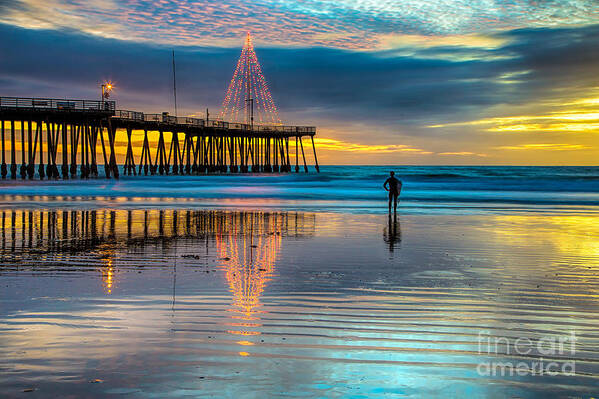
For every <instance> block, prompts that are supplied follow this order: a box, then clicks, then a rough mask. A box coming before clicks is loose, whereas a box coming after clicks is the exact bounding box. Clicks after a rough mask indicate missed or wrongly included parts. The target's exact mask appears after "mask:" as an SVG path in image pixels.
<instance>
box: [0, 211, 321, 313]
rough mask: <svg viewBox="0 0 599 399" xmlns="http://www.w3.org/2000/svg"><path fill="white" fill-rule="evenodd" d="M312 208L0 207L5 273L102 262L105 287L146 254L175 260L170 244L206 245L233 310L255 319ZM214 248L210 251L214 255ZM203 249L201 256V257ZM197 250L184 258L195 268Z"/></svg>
mask: <svg viewBox="0 0 599 399" xmlns="http://www.w3.org/2000/svg"><path fill="white" fill-rule="evenodd" d="M314 231H315V215H314V214H304V213H285V212H273V213H269V212H233V211H207V210H172V209H168V210H105V209H101V210H69V211H66V210H59V211H56V210H42V211H38V210H13V211H1V213H0V274H2V273H3V272H10V271H15V270H18V271H23V270H36V271H37V272H41V271H44V272H59V273H62V272H65V271H77V270H80V269H81V268H86V269H89V268H90V267H91V268H97V269H98V271H99V272H100V274H101V278H102V281H103V285H104V290H105V292H106V293H111V292H112V291H113V286H114V284H115V283H116V282H117V280H118V270H119V268H122V267H124V268H143V267H144V266H147V265H148V263H147V262H145V261H144V260H143V259H144V257H146V256H148V257H152V258H153V259H154V260H155V259H156V257H155V256H156V255H157V254H158V255H159V256H158V259H161V260H162V264H161V263H160V262H159V263H156V262H155V261H153V262H152V264H153V265H157V266H166V267H172V266H173V264H174V258H173V256H172V249H173V248H174V247H175V246H176V245H177V243H178V242H181V243H182V244H184V246H185V248H187V250H189V248H197V249H199V248H202V252H203V251H204V250H205V251H206V253H205V255H206V256H212V257H217V258H219V259H220V262H221V264H222V269H223V270H224V272H225V279H226V281H227V283H228V284H229V287H230V290H231V292H232V293H233V310H234V311H235V312H238V313H239V314H240V317H241V318H251V317H252V314H254V313H255V312H256V308H257V307H258V306H259V296H260V294H261V293H262V292H263V290H264V288H265V284H266V282H267V281H268V279H269V278H271V276H272V273H273V271H274V263H275V261H276V258H277V254H278V253H279V252H280V249H281V246H282V242H283V240H285V239H298V238H302V237H310V236H312V235H313V234H314ZM210 254H212V255H210ZM203 256H204V255H202V257H203ZM198 259H200V255H198V254H183V258H182V259H181V258H180V259H179V261H178V262H179V264H181V265H183V266H190V267H197V266H200V265H199V264H198V261H197V260H198Z"/></svg>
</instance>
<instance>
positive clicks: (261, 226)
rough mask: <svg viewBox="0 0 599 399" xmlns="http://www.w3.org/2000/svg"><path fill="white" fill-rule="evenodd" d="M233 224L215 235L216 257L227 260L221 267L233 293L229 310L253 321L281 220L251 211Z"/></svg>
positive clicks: (277, 243) (272, 262)
mask: <svg viewBox="0 0 599 399" xmlns="http://www.w3.org/2000/svg"><path fill="white" fill-rule="evenodd" d="M232 223H233V225H232V226H231V228H232V231H230V232H229V234H227V235H226V236H217V241H216V245H217V250H218V254H219V256H220V257H221V258H223V259H228V260H227V261H225V262H224V267H225V278H226V280H227V283H228V284H229V288H230V290H231V292H232V294H233V308H232V309H231V311H233V312H235V313H236V316H234V317H236V318H240V319H242V320H256V319H257V317H256V316H255V314H256V313H258V312H259V311H258V310H257V309H258V308H259V306H260V295H261V294H262V292H264V288H265V286H266V282H267V281H268V280H269V279H270V277H271V276H272V274H273V272H274V266H275V261H276V258H277V254H278V252H279V250H280V248H281V225H282V219H281V218H280V217H279V216H278V215H275V216H274V217H273V215H271V216H270V217H268V216H265V215H258V214H256V215H254V214H252V215H249V217H248V218H247V219H246V220H244V221H243V222H241V223H240V221H233V222H232ZM241 333H242V332H241Z"/></svg>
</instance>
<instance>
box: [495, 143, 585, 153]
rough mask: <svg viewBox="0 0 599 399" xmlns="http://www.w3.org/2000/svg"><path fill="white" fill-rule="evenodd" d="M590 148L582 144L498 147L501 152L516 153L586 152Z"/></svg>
mask: <svg viewBox="0 0 599 399" xmlns="http://www.w3.org/2000/svg"><path fill="white" fill-rule="evenodd" d="M587 148H589V147H587V146H585V145H582V144H564V143H562V144H559V143H555V144H554V143H542V144H519V145H506V146H500V147H497V149H499V150H516V151H530V150H535V151H538V150H542V151H575V150H584V149H587Z"/></svg>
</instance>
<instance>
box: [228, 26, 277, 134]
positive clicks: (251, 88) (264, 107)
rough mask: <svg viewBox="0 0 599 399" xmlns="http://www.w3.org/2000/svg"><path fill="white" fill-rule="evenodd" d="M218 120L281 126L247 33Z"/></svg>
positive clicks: (250, 38)
mask: <svg viewBox="0 0 599 399" xmlns="http://www.w3.org/2000/svg"><path fill="white" fill-rule="evenodd" d="M219 117H220V119H221V120H223V121H227V122H239V123H258V124H271V125H272V124H275V125H280V124H281V120H280V119H279V112H278V110H277V106H276V105H275V103H274V101H273V99H272V94H271V93H270V90H269V89H268V84H267V83H266V79H265V78H264V74H263V73H262V67H261V66H260V62H259V61H258V57H257V55H256V52H255V51H254V45H253V43H252V37H251V35H250V33H249V32H248V33H247V36H246V39H245V43H244V45H243V48H242V49H241V56H240V57H239V60H238V61H237V66H236V67H235V71H234V72H233V77H232V78H231V81H230V82H229V87H228V89H227V93H226V94H225V99H224V100H223V104H222V107H221V112H220V115H219Z"/></svg>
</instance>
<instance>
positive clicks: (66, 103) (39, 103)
mask: <svg viewBox="0 0 599 399" xmlns="http://www.w3.org/2000/svg"><path fill="white" fill-rule="evenodd" d="M0 108H19V109H34V110H35V109H39V110H61V111H106V112H114V110H115V102H114V101H94V100H71V99H55V98H22V97H0Z"/></svg>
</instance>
